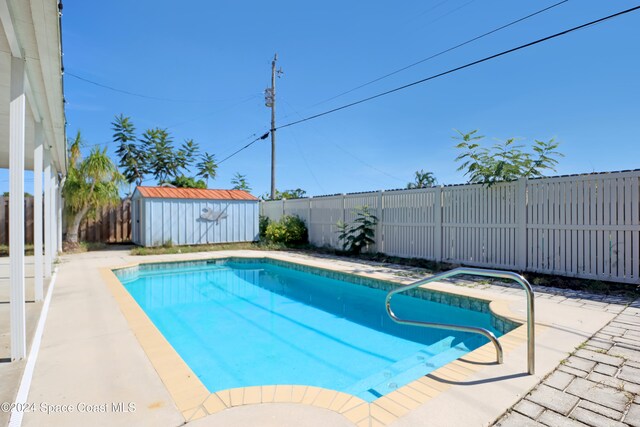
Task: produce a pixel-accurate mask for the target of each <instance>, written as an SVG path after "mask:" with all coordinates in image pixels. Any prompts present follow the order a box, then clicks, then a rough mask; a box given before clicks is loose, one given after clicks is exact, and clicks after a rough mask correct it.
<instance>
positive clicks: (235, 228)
mask: <svg viewBox="0 0 640 427" xmlns="http://www.w3.org/2000/svg"><path fill="white" fill-rule="evenodd" d="M141 200H142V204H143V208H142V211H143V212H142V215H141V221H140V223H136V222H132V226H133V227H136V226H137V227H140V242H136V243H139V244H142V245H144V246H160V245H163V244H165V243H168V242H169V241H171V243H172V244H174V245H199V244H209V243H230V242H252V241H256V240H257V239H258V210H259V207H258V201H245V200H204V199H153V198H142V199H141ZM204 208H209V209H212V210H213V211H215V212H224V213H225V214H226V215H227V217H226V218H224V219H220V220H219V221H217V222H216V221H207V220H204V219H201V218H200V215H201V213H202V210H203V209H204ZM134 235H135V230H134Z"/></svg>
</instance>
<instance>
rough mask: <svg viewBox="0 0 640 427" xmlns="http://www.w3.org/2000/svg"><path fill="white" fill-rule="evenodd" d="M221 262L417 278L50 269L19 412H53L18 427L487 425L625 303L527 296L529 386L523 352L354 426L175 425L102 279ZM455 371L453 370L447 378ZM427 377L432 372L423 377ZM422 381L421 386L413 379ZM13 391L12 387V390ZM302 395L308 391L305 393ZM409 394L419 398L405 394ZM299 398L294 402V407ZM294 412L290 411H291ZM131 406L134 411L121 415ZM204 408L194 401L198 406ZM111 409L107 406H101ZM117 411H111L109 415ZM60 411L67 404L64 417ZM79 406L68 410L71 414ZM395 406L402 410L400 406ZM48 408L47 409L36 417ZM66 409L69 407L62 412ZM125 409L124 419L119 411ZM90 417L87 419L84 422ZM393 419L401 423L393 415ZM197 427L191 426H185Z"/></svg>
mask: <svg viewBox="0 0 640 427" xmlns="http://www.w3.org/2000/svg"><path fill="white" fill-rule="evenodd" d="M228 256H254V257H264V256H269V257H274V258H277V259H282V260H289V261H292V262H298V263H304V264H308V265H314V266H318V267H322V268H328V269H334V270H339V271H344V272H347V273H354V274H361V275H366V276H370V277H376V278H382V279H391V280H394V281H397V282H402V283H409V282H411V281H413V280H415V278H416V277H415V276H416V275H419V274H420V272H419V271H415V269H410V268H401V267H397V268H396V267H395V266H389V267H387V266H380V265H373V264H364V263H357V262H352V261H350V260H345V259H338V258H335V257H315V256H314V257H311V256H308V255H304V254H298V253H285V252H263V251H260V252H256V251H233V252H231V251H228V252H222V251H221V252H210V253H192V254H177V255H158V256H145V257H139V256H138V257H135V256H131V255H129V253H128V251H127V250H110V251H101V252H89V253H86V254H77V255H71V256H64V257H62V259H61V264H60V268H59V271H58V278H57V284H56V288H55V290H54V293H53V299H52V302H51V307H50V311H49V317H48V320H47V323H46V326H45V330H44V336H43V339H42V346H41V349H40V355H39V357H38V360H37V363H36V367H35V372H34V378H33V382H32V385H31V391H30V394H29V399H28V401H29V402H31V403H36V404H38V405H40V404H42V403H44V404H46V405H60V406H52V410H53V411H55V412H53V413H50V414H47V413H44V412H42V411H40V410H38V411H36V412H30V413H26V414H25V416H24V423H23V424H24V425H45V424H46V425H65V426H67V425H78V426H80V425H82V426H84V425H110V426H111V425H166V426H173V425H175V426H177V425H182V424H184V423H185V421H187V418H188V419H193V421H189V422H188V425H194V426H205V425H216V426H219V425H230V426H238V425H243V423H244V425H256V423H257V421H256V420H259V421H260V424H261V425H278V426H281V425H286V423H287V422H290V423H291V425H310V426H311V425H324V426H326V425H370V426H377V425H394V426H415V425H429V426H438V425H447V426H451V425H454V426H455V425H460V426H462V425H464V426H468V425H488V424H491V423H492V422H494V421H495V420H496V419H498V418H499V417H500V416H501V415H502V414H503V413H504V412H505V411H506V410H507V409H509V408H510V407H511V406H512V405H514V404H515V403H517V402H518V401H519V400H520V399H521V398H522V397H523V396H525V395H526V394H527V393H528V392H529V390H531V389H532V388H533V387H534V386H535V385H537V384H538V383H539V382H540V380H541V379H542V378H544V377H545V376H546V375H547V374H548V373H550V372H552V371H553V370H554V369H555V368H556V367H557V366H558V365H559V364H560V362H561V360H563V359H564V358H566V357H567V355H568V354H569V353H571V352H573V351H574V350H575V348H576V347H578V346H579V345H580V344H582V343H583V342H584V341H586V340H587V339H589V338H591V337H592V336H593V335H594V334H595V333H596V332H598V331H599V330H600V329H601V328H602V327H603V326H605V325H606V324H607V323H608V322H610V321H611V320H612V319H613V318H614V317H615V316H616V314H617V313H619V312H620V311H622V309H623V308H624V305H622V303H624V302H625V301H623V300H620V299H613V300H611V301H606V300H605V301H603V300H602V298H601V297H597V298H596V299H595V300H594V299H588V298H586V297H587V296H588V295H586V294H579V293H570V294H571V295H570V296H569V297H568V298H567V297H566V296H562V295H552V294H550V293H538V294H537V298H536V304H537V307H536V315H537V319H536V320H537V322H536V323H537V325H539V328H538V333H537V334H536V339H537V346H536V348H537V363H536V375H534V376H529V375H526V342H525V341H523V340H520V341H519V342H514V343H512V345H510V346H508V347H507V348H505V363H504V364H503V365H496V364H494V363H493V357H494V355H492V354H491V352H488V353H487V354H485V355H484V357H485V359H484V360H470V361H469V363H471V364H473V365H475V366H477V367H478V369H474V370H471V369H470V370H469V372H465V375H463V376H456V375H455V374H453V375H452V376H449V375H441V376H437V375H430V376H429V378H428V379H429V380H430V381H432V382H435V383H436V384H437V385H436V386H435V387H437V388H439V389H441V390H438V391H439V392H438V393H434V396H430V398H429V399H428V400H426V401H424V403H420V402H418V401H416V400H414V399H413V400H412V399H411V396H406V397H407V398H408V400H406V401H404V403H403V402H399V403H398V405H399V406H400V407H397V406H396V407H394V406H391V405H390V406H388V407H387V408H376V407H374V406H368V407H363V408H361V410H362V411H363V412H362V419H360V420H359V421H357V420H355V419H354V418H352V419H348V418H346V417H344V416H342V415H340V413H339V409H340V408H338V410H337V411H336V410H329V409H325V408H329V407H332V405H333V406H334V407H335V406H339V405H337V403H336V402H337V401H336V399H337V397H336V396H337V395H336V396H333V398H327V397H325V398H324V400H328V399H329V400H330V401H328V402H325V401H323V402H320V401H318V398H317V397H315V398H314V399H311V400H313V401H312V402H309V403H311V404H312V405H315V406H312V405H307V404H301V403H297V404H295V403H284V402H282V403H281V402H276V400H277V399H275V398H274V399H271V400H269V402H273V403H262V401H261V403H259V404H252V405H244V401H243V399H240V400H241V401H242V402H241V403H243V404H242V406H237V405H236V404H234V403H233V402H231V401H229V404H228V405H227V404H226V403H225V407H226V406H231V408H228V409H224V410H222V411H219V412H216V413H215V414H213V415H208V412H207V410H206V408H204V410H203V411H201V412H199V413H198V414H197V416H196V414H195V413H193V414H191V416H187V415H185V413H184V412H183V411H181V410H180V408H179V407H178V405H177V404H176V402H175V400H174V398H173V397H172V394H171V393H170V391H169V390H168V389H167V387H166V386H165V383H163V380H162V376H161V375H159V373H158V372H157V370H156V369H155V368H154V364H153V363H152V361H150V359H149V357H148V355H147V353H146V352H145V350H144V348H143V346H142V345H141V344H140V342H139V340H138V339H137V338H136V335H135V334H134V331H133V329H132V327H131V325H130V324H129V322H127V320H126V318H125V316H124V315H123V313H122V311H121V308H120V306H119V304H118V303H117V301H116V299H115V298H114V297H113V295H112V293H111V290H110V289H109V286H108V284H107V282H106V280H105V277H104V275H103V272H102V269H104V268H107V267H113V266H118V265H127V264H134V263H140V262H157V261H176V260H187V259H202V258H214V257H215V258H222V257H228ZM429 287H431V288H435V289H440V290H444V291H449V292H456V293H468V294H473V295H482V296H483V297H484V298H490V299H500V300H504V301H505V302H506V304H507V305H508V308H509V310H511V311H512V312H514V313H519V314H520V315H521V316H523V315H524V313H525V311H524V310H525V304H524V292H523V291H522V290H521V289H517V288H512V287H503V286H492V285H484V284H482V285H470V284H469V283H468V282H459V283H457V284H453V283H435V284H431V285H429ZM454 370H455V369H454ZM434 374H436V373H434ZM425 378H426V377H425ZM16 388H17V387H16ZM309 389H310V388H309ZM416 392H417V393H420V392H421V391H420V390H416ZM303 399H304V397H303ZM301 401H302V400H301ZM130 403H131V404H133V405H134V406H135V411H132V410H131V409H132V407H130V406H128V405H129V404H130ZM202 403H204V402H202ZM112 404H116V407H113V406H112ZM118 404H122V405H121V406H117V405H118ZM63 405H71V406H70V407H66V406H63ZM78 405H80V407H79V406H78ZM403 405H404V406H403ZM46 407H49V406H46ZM69 408H73V409H72V412H70V409H69ZM124 408H129V409H130V410H129V411H128V412H125V411H124V410H123V409H124ZM88 409H92V410H93V411H88ZM398 414H401V415H399V416H398ZM196 418H197V419H196Z"/></svg>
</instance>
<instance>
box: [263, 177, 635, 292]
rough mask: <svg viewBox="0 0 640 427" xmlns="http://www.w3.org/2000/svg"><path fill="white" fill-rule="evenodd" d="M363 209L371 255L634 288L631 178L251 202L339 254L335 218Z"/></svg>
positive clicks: (539, 181) (566, 179) (549, 180)
mask: <svg viewBox="0 0 640 427" xmlns="http://www.w3.org/2000/svg"><path fill="white" fill-rule="evenodd" d="M365 205H366V206H369V208H370V210H371V212H373V213H374V214H375V215H376V216H377V217H378V218H379V220H380V222H379V224H378V229H377V230H376V247H375V248H374V249H375V250H376V251H378V252H382V253H385V254H388V255H395V256H401V257H409V258H424V259H429V260H434V261H445V262H451V263H459V264H464V265H472V266H478V267H487V268H504V269H510V270H518V271H532V272H539V273H547V274H559V275H564V276H573V277H583V278H589V279H600V280H610V281H616V282H627V283H640V271H639V270H640V170H636V171H625V172H608V173H596V174H589V175H572V176H560V177H550V178H540V179H530V180H526V179H521V180H519V181H514V182H508V183H500V184H496V185H494V186H492V187H489V188H487V187H484V186H481V185H475V184H466V185H453V186H445V187H433V188H425V189H417V190H393V191H378V192H372V193H358V194H346V195H335V196H326V197H313V198H307V199H295V200H279V201H273V202H263V203H261V214H262V215H265V216H267V217H269V218H270V219H272V220H279V219H280V218H281V217H282V215H297V216H299V217H300V218H301V219H303V220H304V221H305V223H306V224H307V227H308V229H309V241H310V242H311V243H312V244H315V245H318V246H331V247H334V248H339V247H340V242H338V239H337V236H338V234H337V232H336V231H337V227H336V223H337V222H338V220H343V221H345V222H347V223H350V222H351V221H352V220H353V219H354V216H355V215H354V211H355V210H356V208H357V207H360V206H365Z"/></svg>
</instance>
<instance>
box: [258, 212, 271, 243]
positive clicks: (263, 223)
mask: <svg viewBox="0 0 640 427" xmlns="http://www.w3.org/2000/svg"><path fill="white" fill-rule="evenodd" d="M270 223H271V220H270V219H269V217H268V216H264V215H260V216H259V219H258V230H259V231H258V233H259V234H260V240H263V239H265V238H266V237H267V227H268V226H269V224H270Z"/></svg>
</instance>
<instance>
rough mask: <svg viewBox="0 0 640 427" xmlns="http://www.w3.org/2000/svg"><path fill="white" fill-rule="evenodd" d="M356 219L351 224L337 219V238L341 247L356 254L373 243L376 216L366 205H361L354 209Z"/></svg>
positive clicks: (376, 221)
mask: <svg viewBox="0 0 640 427" xmlns="http://www.w3.org/2000/svg"><path fill="white" fill-rule="evenodd" d="M354 213H355V214H356V219H355V220H353V224H345V223H344V222H342V221H338V223H337V224H336V227H338V230H337V233H338V240H340V241H341V242H342V249H343V250H345V251H347V252H350V253H352V254H355V255H358V254H360V252H362V251H363V250H364V249H366V248H368V247H370V246H371V245H374V244H375V243H376V240H375V232H376V225H377V224H378V217H377V216H375V215H374V214H372V213H371V212H370V211H369V207H368V206H361V207H358V208H356V210H355V211H354Z"/></svg>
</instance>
